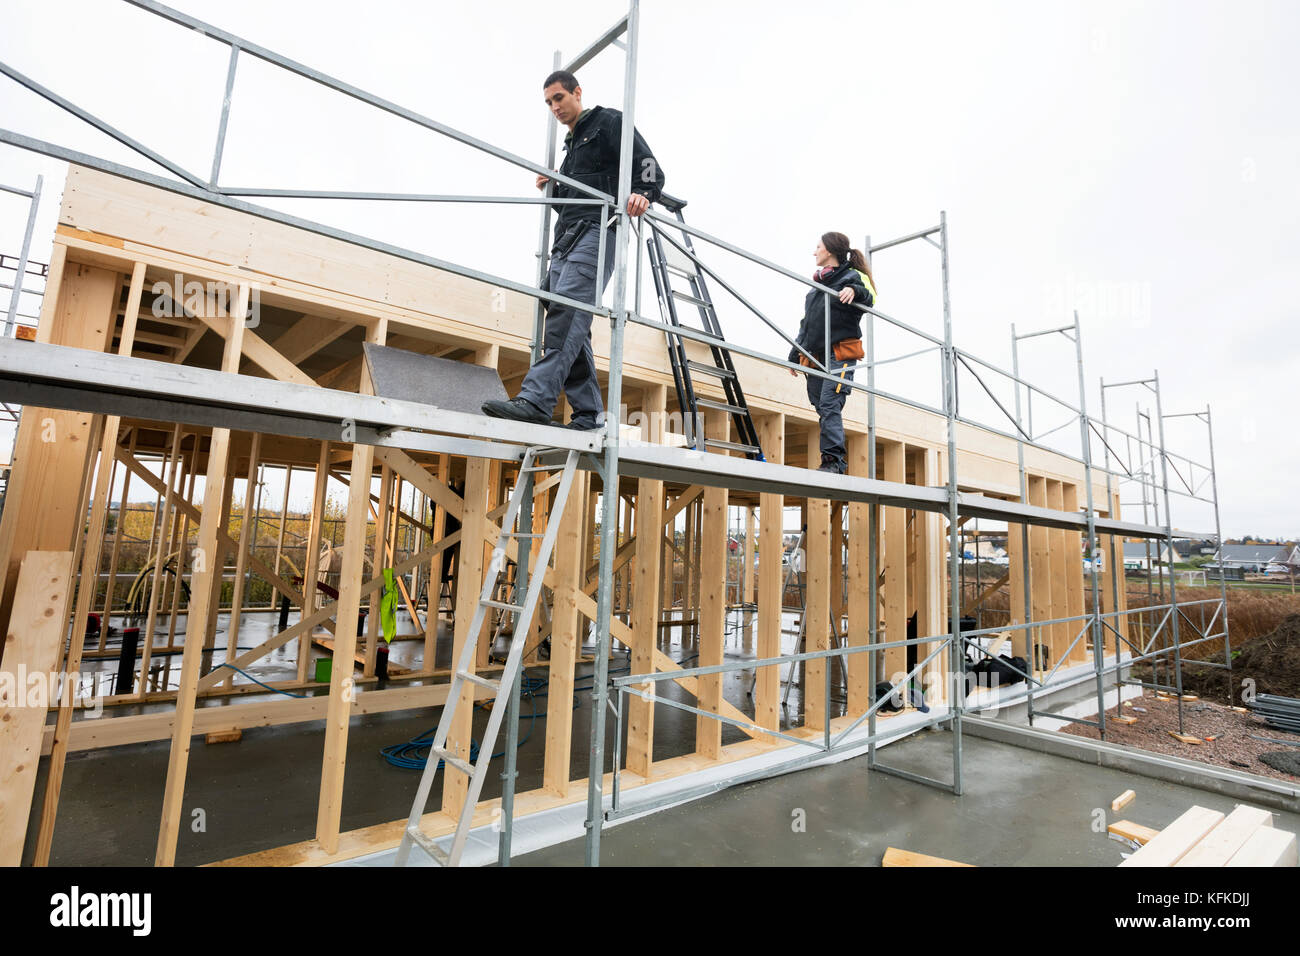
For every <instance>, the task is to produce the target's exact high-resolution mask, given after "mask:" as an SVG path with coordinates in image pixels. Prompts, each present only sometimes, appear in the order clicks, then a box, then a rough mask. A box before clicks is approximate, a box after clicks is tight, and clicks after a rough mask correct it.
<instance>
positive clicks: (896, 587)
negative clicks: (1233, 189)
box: [878, 442, 908, 684]
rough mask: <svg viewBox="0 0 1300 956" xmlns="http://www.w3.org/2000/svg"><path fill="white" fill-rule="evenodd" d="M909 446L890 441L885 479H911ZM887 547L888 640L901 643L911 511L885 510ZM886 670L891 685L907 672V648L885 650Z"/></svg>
mask: <svg viewBox="0 0 1300 956" xmlns="http://www.w3.org/2000/svg"><path fill="white" fill-rule="evenodd" d="M906 451H907V449H906V446H905V445H903V444H902V443H901V442H886V443H885V445H884V448H883V452H884V454H883V455H882V456H881V457H882V458H883V459H884V467H885V480H886V481H896V482H899V483H902V482H905V481H906V480H907V454H906ZM881 523H882V524H883V525H884V535H885V548H884V555H883V560H882V561H881V562H880V570H881V576H882V577H883V579H884V586H883V588H882V591H883V594H884V601H885V614H884V617H883V618H881V622H882V624H883V626H884V641H883V643H888V642H889V641H901V640H905V639H906V638H907V606H908V600H907V509H905V508H882V509H881ZM884 657H885V661H884V671H883V672H879V673H878V679H879V680H881V681H885V680H887V681H889V682H890V683H891V684H892V683H893V682H894V681H896V680H897V679H898V678H899V677H901V676H902V675H903V674H905V673H907V666H906V665H907V648H905V647H890V648H886V650H885V655H884Z"/></svg>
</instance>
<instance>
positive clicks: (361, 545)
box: [316, 323, 388, 853]
mask: <svg viewBox="0 0 1300 956" xmlns="http://www.w3.org/2000/svg"><path fill="white" fill-rule="evenodd" d="M387 331H388V328H387V324H386V323H380V324H379V325H378V326H376V327H375V328H373V329H371V330H370V332H369V334H367V336H366V340H367V341H368V342H372V343H374V344H376V345H383V344H384V339H385V337H386V335H387ZM361 391H362V393H363V394H367V395H373V394H374V387H373V385H372V383H371V381H370V374H369V371H368V369H366V368H365V367H363V368H362V370H361ZM374 452H375V449H374V446H373V445H363V444H356V445H353V446H352V471H351V474H350V475H349V477H348V481H349V483H350V487H349V488H348V515H347V524H346V530H345V531H344V534H343V563H342V566H341V567H340V569H339V599H338V615H337V616H336V617H335V619H334V623H335V627H334V658H333V663H332V664H331V668H330V695H329V705H328V712H327V714H326V717H325V753H324V757H323V760H322V764H321V780H320V801H319V803H318V804H317V808H316V840H317V842H319V843H320V845H321V846H322V847H323V848H324V849H325V850H326V851H327V852H329V853H333V852H335V851H336V850H337V849H338V844H339V830H340V827H341V821H342V817H343V773H344V769H345V768H346V766H347V759H348V723H349V720H350V718H351V716H352V706H351V705H352V699H353V697H355V696H356V689H355V686H354V681H353V676H352V667H353V659H354V658H355V656H356V650H357V618H358V616H359V614H360V611H361V582H362V579H363V577H364V575H365V557H366V523H367V518H368V517H369V508H370V476H371V474H372V472H373V471H374V460H375V455H374Z"/></svg>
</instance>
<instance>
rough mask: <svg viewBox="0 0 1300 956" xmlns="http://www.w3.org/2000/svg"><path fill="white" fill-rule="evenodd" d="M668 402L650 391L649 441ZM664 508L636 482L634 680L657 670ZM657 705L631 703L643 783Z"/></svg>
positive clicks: (647, 485)
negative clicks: (655, 664) (636, 541)
mask: <svg viewBox="0 0 1300 956" xmlns="http://www.w3.org/2000/svg"><path fill="white" fill-rule="evenodd" d="M667 401H668V390H667V389H666V388H664V387H663V386H662V385H660V386H658V387H656V388H652V389H647V391H646V394H645V397H644V400H643V402H642V404H643V406H644V408H643V409H642V410H643V412H644V413H645V417H646V422H645V428H647V429H649V431H648V432H647V433H646V435H645V438H646V440H647V441H651V442H662V441H663V421H664V415H665V410H666V405H667ZM663 508H664V483H663V482H662V481H653V480H650V479H647V478H642V479H640V480H639V481H638V482H637V495H636V532H637V536H638V537H637V540H638V544H637V554H636V558H635V562H636V563H635V565H634V570H633V574H634V580H633V585H632V586H633V588H634V592H635V595H636V600H635V602H634V603H633V604H632V615H631V619H632V635H633V643H632V660H631V663H630V666H631V668H632V673H633V674H645V673H649V672H650V671H651V670H652V669H653V668H654V651H655V648H656V647H657V646H658V643H659V616H660V613H661V605H660V598H661V596H662V591H661V590H660V588H659V575H660V572H661V571H662V569H663V540H664V536H663V520H662V518H663ZM640 689H641V690H645V691H648V692H649V693H650V694H651V695H652V696H653V694H654V692H655V690H656V687H655V685H654V684H653V683H651V684H646V685H642V687H641V688H640ZM654 716H655V705H654V701H653V700H649V701H647V700H642V699H641V698H640V697H637V696H634V695H630V696H629V697H628V725H627V769H628V770H631V771H632V772H633V773H637V774H640V775H641V776H643V777H648V776H650V765H651V764H652V763H653V762H654Z"/></svg>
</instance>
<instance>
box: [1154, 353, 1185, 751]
mask: <svg viewBox="0 0 1300 956" xmlns="http://www.w3.org/2000/svg"><path fill="white" fill-rule="evenodd" d="M1152 381H1153V382H1154V386H1153V388H1152V390H1153V391H1154V392H1155V393H1156V421H1157V423H1158V428H1159V438H1160V485H1161V490H1162V492H1163V497H1164V499H1165V548H1166V549H1167V551H1168V556H1169V604H1170V605H1171V607H1172V610H1171V611H1170V614H1169V623H1170V626H1171V627H1173V633H1174V687H1175V688H1177V690H1178V732H1179V733H1180V734H1183V733H1186V732H1187V731H1186V728H1185V727H1184V726H1183V656H1182V649H1181V647H1180V646H1179V636H1178V583H1177V582H1176V581H1175V580H1174V528H1173V522H1172V521H1171V520H1170V517H1169V459H1168V456H1167V455H1166V454H1165V416H1164V411H1163V409H1162V408H1161V405H1160V373H1159V372H1153V373H1152ZM1160 569H1161V573H1162V575H1163V572H1164V562H1163V561H1161V562H1160Z"/></svg>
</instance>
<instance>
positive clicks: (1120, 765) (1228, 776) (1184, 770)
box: [962, 716, 1300, 813]
mask: <svg viewBox="0 0 1300 956" xmlns="http://www.w3.org/2000/svg"><path fill="white" fill-rule="evenodd" d="M962 730H963V731H964V732H965V733H968V734H970V735H971V736H973V737H982V738H984V739H986V740H993V741H997V742H998V743H1005V744H1011V745H1013V746H1016V747H1024V748H1026V749H1028V750H1036V751H1038V752H1040V753H1047V754H1052V755H1054V756H1058V757H1068V758H1069V759H1071V760H1079V761H1082V762H1083V763H1090V764H1094V765H1096V766H1099V767H1110V768H1113V769H1115V770H1123V771H1125V772H1128V773H1136V774H1141V775H1142V776H1144V777H1152V778H1154V779H1156V780H1164V781H1166V782H1168V783H1177V784H1182V785H1184V786H1188V787H1198V788H1200V789H1202V790H1209V791H1211V792H1213V793H1221V794H1223V795H1224V796H1229V797H1235V798H1238V799H1241V800H1249V801H1250V802H1252V803H1255V804H1261V805H1263V806H1267V807H1272V808H1274V809H1277V810H1288V811H1290V812H1292V813H1298V812H1300V787H1298V786H1296V785H1294V784H1288V783H1285V782H1283V781H1281V780H1271V779H1269V778H1267V777H1260V776H1258V775H1256V774H1248V773H1238V772H1236V771H1233V770H1226V769H1224V768H1222V767H1213V766H1210V765H1208V764H1203V763H1197V762H1196V761H1193V760H1183V759H1182V758H1180V757H1167V756H1164V755H1162V754H1152V753H1146V752H1143V751H1140V750H1135V749H1133V748H1131V747H1125V746H1123V745H1121V744H1110V743H1102V742H1100V741H1096V740H1085V739H1082V738H1078V737H1072V736H1070V735H1068V734H1059V733H1056V732H1055V731H1050V730H1038V729H1037V728H1034V727H1019V726H1015V725H1013V724H1007V723H1005V722H1003V721H998V720H988V719H984V718H979V717H969V716H967V717H964V718H963V719H962Z"/></svg>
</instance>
